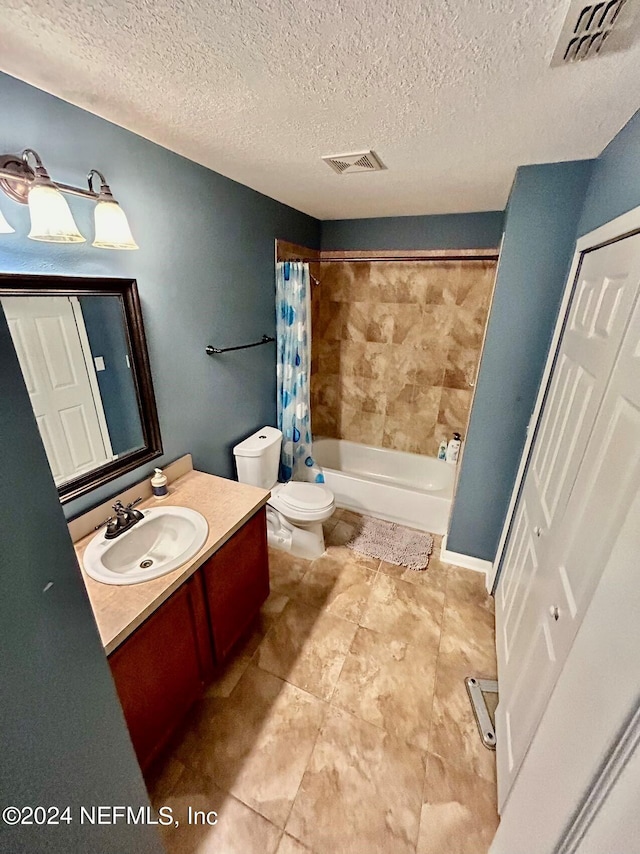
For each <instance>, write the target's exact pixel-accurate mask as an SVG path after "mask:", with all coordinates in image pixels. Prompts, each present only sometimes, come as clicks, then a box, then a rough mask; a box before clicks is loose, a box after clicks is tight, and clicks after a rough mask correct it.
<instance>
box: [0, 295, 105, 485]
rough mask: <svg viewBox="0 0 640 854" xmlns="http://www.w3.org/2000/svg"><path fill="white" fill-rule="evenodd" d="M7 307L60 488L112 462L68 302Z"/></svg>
mask: <svg viewBox="0 0 640 854" xmlns="http://www.w3.org/2000/svg"><path fill="white" fill-rule="evenodd" d="M2 306H3V308H4V310H5V313H6V315H7V319H8V321H9V328H10V330H11V336H12V338H13V342H14V345H15V348H16V353H17V356H18V360H19V362H20V366H21V368H22V373H23V375H24V377H25V382H26V385H27V389H28V391H29V397H30V398H31V404H32V406H33V411H34V413H35V416H36V421H37V422H38V426H39V428H40V435H41V437H42V442H43V444H44V446H45V448H46V449H47V455H48V458H49V462H50V465H51V471H52V474H53V477H54V480H55V482H56V483H62V482H64V481H66V480H69V479H70V478H71V477H73V476H75V475H78V474H81V473H82V472H84V471H88V470H90V469H92V468H94V467H96V466H99V465H100V464H101V463H103V462H107V460H110V459H111V455H110V453H109V450H108V449H107V447H106V445H105V441H104V439H103V434H102V429H101V426H100V421H99V418H98V413H97V410H96V403H95V401H94V397H93V393H92V389H91V383H90V380H89V375H88V372H87V365H86V363H85V359H84V354H83V352H82V345H81V342H80V336H79V333H78V328H77V326H76V320H75V316H74V312H73V308H72V305H71V302H70V300H69V299H68V298H67V297H3V299H2Z"/></svg>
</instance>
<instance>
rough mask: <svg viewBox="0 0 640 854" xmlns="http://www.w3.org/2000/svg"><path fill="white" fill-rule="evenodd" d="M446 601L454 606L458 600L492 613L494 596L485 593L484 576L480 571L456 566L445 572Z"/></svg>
mask: <svg viewBox="0 0 640 854" xmlns="http://www.w3.org/2000/svg"><path fill="white" fill-rule="evenodd" d="M447 602H448V604H449V605H451V606H454V605H457V604H458V603H460V602H463V603H466V604H469V605H477V606H478V607H480V608H484V609H485V610H487V611H490V612H491V613H492V614H493V613H494V602H495V600H494V598H493V596H490V595H489V593H487V584H486V577H485V575H484V573H482V572H474V571H473V570H471V569H461V568H460V567H458V566H452V567H450V568H449V572H448V574H447Z"/></svg>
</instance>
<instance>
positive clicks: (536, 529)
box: [533, 525, 542, 537]
mask: <svg viewBox="0 0 640 854" xmlns="http://www.w3.org/2000/svg"><path fill="white" fill-rule="evenodd" d="M533 533H534V534H535V535H536V537H539V536H540V535H541V534H542V528H540V527H539V526H538V525H536V527H535V528H534V529H533Z"/></svg>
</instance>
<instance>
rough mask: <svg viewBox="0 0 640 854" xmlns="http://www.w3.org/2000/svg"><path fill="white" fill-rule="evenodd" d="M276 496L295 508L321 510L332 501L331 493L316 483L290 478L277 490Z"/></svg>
mask: <svg viewBox="0 0 640 854" xmlns="http://www.w3.org/2000/svg"><path fill="white" fill-rule="evenodd" d="M278 498H280V499H282V501H284V502H285V504H288V505H289V507H292V508H294V509H296V510H322V509H324V508H325V507H328V506H329V505H330V504H331V503H332V501H333V493H332V492H331V490H329V489H327V487H326V486H321V485H320V484H318V483H301V482H299V481H293V480H290V481H289V483H284V484H283V485H282V487H281V488H280V489H279V490H278Z"/></svg>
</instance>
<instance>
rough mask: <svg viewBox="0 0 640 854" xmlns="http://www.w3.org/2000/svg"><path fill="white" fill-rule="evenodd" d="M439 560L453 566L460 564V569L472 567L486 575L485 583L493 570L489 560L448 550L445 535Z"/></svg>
mask: <svg viewBox="0 0 640 854" xmlns="http://www.w3.org/2000/svg"><path fill="white" fill-rule="evenodd" d="M440 560H441V561H442V562H443V563H452V564H453V565H454V566H460V567H462V569H472V570H473V571H474V572H482V573H484V575H486V577H487V584H488V579H489V577H490V575H491V574H492V572H493V564H492V563H491V561H490V560H482V559H481V558H479V557H473V556H472V555H464V554H462V553H461V552H450V551H449V550H448V549H447V535H446V534H445V535H444V537H443V538H442V547H441V549H440Z"/></svg>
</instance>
